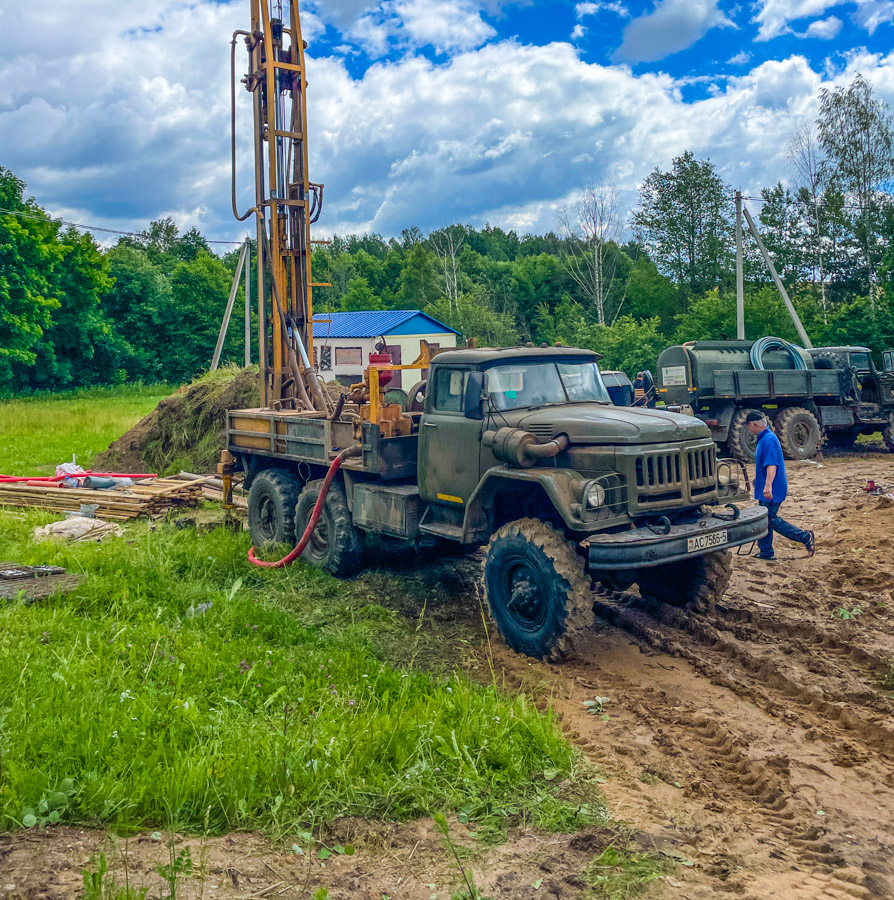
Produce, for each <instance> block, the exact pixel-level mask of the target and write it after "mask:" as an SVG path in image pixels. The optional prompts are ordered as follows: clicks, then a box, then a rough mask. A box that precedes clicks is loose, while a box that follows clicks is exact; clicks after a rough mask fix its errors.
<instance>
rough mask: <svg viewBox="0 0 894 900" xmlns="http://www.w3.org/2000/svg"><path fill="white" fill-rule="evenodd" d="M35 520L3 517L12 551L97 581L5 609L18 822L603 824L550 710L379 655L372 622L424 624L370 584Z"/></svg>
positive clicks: (12, 805)
mask: <svg viewBox="0 0 894 900" xmlns="http://www.w3.org/2000/svg"><path fill="white" fill-rule="evenodd" d="M38 521H43V519H42V517H41V516H40V515H38V514H33V515H27V516H25V517H24V519H22V518H13V517H12V516H10V515H9V514H0V558H3V559H18V560H20V561H22V562H26V563H37V562H48V563H54V564H59V565H64V566H67V567H68V568H69V569H70V570H72V571H78V572H82V573H83V574H84V575H85V581H84V583H83V584H82V586H81V587H80V588H79V589H78V590H76V591H75V592H74V593H72V594H71V595H69V596H68V597H66V598H64V599H58V598H57V599H53V600H50V601H48V602H44V603H41V604H40V605H31V606H26V605H25V604H24V603H22V602H16V603H13V604H11V605H8V606H6V607H4V608H2V609H0V825H2V826H3V827H6V828H8V827H12V826H16V825H21V824H26V825H28V824H34V823H35V822H36V823H41V822H47V821H56V820H59V821H63V822H72V823H90V824H101V823H110V824H114V825H115V826H116V827H118V828H137V827H144V826H149V825H168V824H170V822H171V818H172V817H173V819H174V821H175V823H176V826H177V827H179V828H194V829H202V830H211V831H222V830H227V829H246V828H263V829H265V830H267V831H269V832H271V833H273V834H280V833H285V832H287V831H289V830H292V829H295V828H297V827H299V826H304V827H307V826H308V825H312V824H315V823H319V822H320V821H325V820H329V819H332V818H335V817H338V816H343V815H359V816H365V817H387V818H404V817H409V816H414V815H419V814H423V813H426V812H434V811H437V810H442V809H446V810H462V811H463V812H464V813H465V815H466V816H468V817H469V818H470V819H471V820H472V821H475V820H478V821H479V822H480V823H483V824H485V825H488V827H497V828H501V827H505V824H506V823H509V822H512V821H517V820H519V819H522V818H524V819H529V820H532V821H535V822H539V823H541V824H544V825H546V826H550V827H574V826H575V825H577V824H579V823H583V822H590V821H602V819H603V814H604V811H603V809H602V807H601V804H600V801H599V799H598V795H597V794H596V793H595V790H596V789H595V787H591V786H590V784H589V783H588V782H587V780H586V778H585V777H584V775H583V774H582V773H584V772H585V770H584V769H580V768H579V765H580V764H579V762H578V757H577V755H576V753H575V751H574V750H573V749H572V748H571V747H570V746H569V745H568V744H567V743H566V742H565V741H564V740H563V739H562V738H561V736H560V735H559V733H558V730H557V728H556V724H555V722H554V721H553V719H552V718H551V716H549V715H543V714H541V713H540V712H538V710H537V709H536V708H535V707H534V706H532V705H531V704H530V703H529V702H527V701H526V700H525V699H524V698H523V697H517V698H511V697H507V696H504V695H501V694H500V693H498V692H497V691H495V690H494V689H493V688H490V687H482V686H480V685H478V684H475V683H473V682H471V681H470V680H469V679H467V678H466V677H464V676H462V675H459V674H455V673H454V674H450V675H447V676H443V675H439V676H435V675H432V674H426V673H424V672H419V671H415V670H409V669H400V668H397V667H395V666H392V665H390V664H389V662H388V661H387V660H385V659H383V658H381V656H380V655H379V654H377V653H376V651H375V649H374V648H375V647H376V646H378V645H379V644H378V642H377V640H376V635H377V632H378V631H380V630H381V629H391V630H392V631H393V632H397V631H400V630H401V629H404V632H403V638H402V639H403V641H404V642H407V641H410V640H412V637H411V635H412V634H413V632H414V629H415V627H416V626H415V624H414V623H406V624H404V625H402V624H401V622H400V621H395V618H394V617H392V616H388V615H382V614H381V613H380V612H378V611H377V610H381V607H377V606H376V605H375V604H373V603H370V602H369V601H370V597H369V596H368V595H366V596H365V595H364V594H365V592H364V590H363V587H362V583H359V584H355V585H353V586H351V585H346V584H345V583H343V582H337V581H334V580H333V579H330V578H328V577H326V576H324V575H322V574H321V573H319V572H317V571H316V570H311V569H309V568H307V567H305V566H304V565H303V564H297V565H296V566H294V567H292V569H290V570H288V571H286V572H282V571H273V572H268V571H266V570H259V569H256V568H254V567H252V566H250V565H249V564H248V563H247V562H246V560H245V551H246V549H247V543H248V542H247V538H246V536H243V535H238V534H232V533H229V532H225V531H223V530H218V531H215V532H212V533H210V534H197V533H196V532H195V531H192V532H184V531H180V530H178V529H176V528H173V527H171V526H166V527H162V528H160V529H159V530H157V531H152V530H150V529H149V527H148V526H146V525H142V526H141V525H136V526H131V527H130V529H129V531H128V534H127V537H126V538H125V539H122V540H118V541H116V542H113V543H109V542H107V543H104V544H102V545H86V546H85V545H73V546H58V545H54V546H47V545H37V546H35V545H33V544H32V543H31V542H30V540H29V538H28V532H29V528H30V527H31V526H33V525H34V524H35V523H36V522H38ZM391 589H392V591H394V592H399V591H400V584H399V583H398V582H397V581H396V580H395V581H394V582H393V583H392V585H391ZM203 602H211V603H212V604H213V605H212V607H211V608H210V609H209V610H208V611H207V612H205V613H204V614H203V615H190V611H191V610H195V608H196V607H197V606H198V604H200V603H203ZM433 627H434V626H433ZM399 637H400V636H398V638H399ZM26 818H27V821H26Z"/></svg>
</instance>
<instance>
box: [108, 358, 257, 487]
mask: <svg viewBox="0 0 894 900" xmlns="http://www.w3.org/2000/svg"><path fill="white" fill-rule="evenodd" d="M259 402H260V400H259V387H258V373H257V370H256V369H239V368H236V367H225V368H223V369H218V370H217V371H216V372H209V373H208V374H207V375H204V376H203V377H202V378H200V379H198V380H197V381H194V382H193V383H192V384H188V385H186V386H185V387H182V388H180V390H179V391H177V392H176V393H175V394H172V395H171V396H170V397H168V398H166V399H165V400H162V401H161V403H159V404H158V406H157V407H156V408H155V409H154V410H153V411H152V412H151V413H149V415H148V416H146V417H145V418H143V419H141V420H140V421H139V422H138V423H137V424H136V425H135V426H134V427H133V428H131V430H130V431H128V432H127V434H125V435H123V436H122V437H120V438H118V440H117V441H114V442H113V443H112V444H111V445H110V446H109V449H108V450H105V451H103V452H102V453H100V454H98V455H97V456H96V458H95V459H94V460H93V467H94V469H95V470H97V471H106V472H112V471H115V472H160V473H168V472H176V471H179V470H180V469H186V470H187V471H190V472H208V471H212V470H213V469H214V466H215V465H216V464H217V462H218V460H219V458H220V451H221V450H223V449H224V447H225V440H224V428H225V426H226V412H227V410H228V409H239V408H244V407H255V406H257V405H258V403H259Z"/></svg>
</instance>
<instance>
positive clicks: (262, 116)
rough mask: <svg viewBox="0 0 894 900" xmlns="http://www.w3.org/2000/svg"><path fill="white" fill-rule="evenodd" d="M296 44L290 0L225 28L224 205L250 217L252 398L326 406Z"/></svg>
mask: <svg viewBox="0 0 894 900" xmlns="http://www.w3.org/2000/svg"><path fill="white" fill-rule="evenodd" d="M271 6H274V7H275V9H271ZM239 37H243V38H244V39H245V45H246V48H247V50H248V72H247V74H246V75H245V76H244V77H243V78H242V84H244V85H245V88H246V90H247V91H248V92H249V93H250V94H251V97H252V107H253V119H254V129H253V149H254V170H255V171H254V174H255V205H254V206H253V207H252V208H251V209H249V210H248V211H247V212H245V213H240V212H239V210H238V208H237V202H236V44H237V39H238V38H239ZM305 47H306V44H305V42H304V41H303V39H302V37H301V25H300V22H299V18H298V3H297V0H276V2H271V0H251V31H241V30H240V31H235V32H234V33H233V40H232V50H231V126H232V157H233V176H232V182H233V183H232V193H233V214H234V215H235V216H236V218H237V219H238V220H239V221H245V220H246V219H248V218H249V217H250V216H251V215H254V216H255V218H256V224H257V254H258V265H257V296H258V298H259V301H258V302H259V316H258V320H259V334H258V359H259V363H260V369H261V406H262V407H265V408H267V407H273V408H276V409H298V410H301V409H307V410H316V411H317V412H319V413H328V412H329V411H330V403H329V401H328V399H327V397H326V394H325V392H324V391H323V389H322V387H321V385H320V382H319V379H318V378H317V375H316V372H315V370H314V367H313V288H314V286H315V284H314V281H313V277H312V274H311V238H310V226H311V225H312V224H313V223H314V222H316V221H317V219H318V218H319V217H320V212H321V210H322V206H323V185H321V184H314V183H312V182H311V181H310V179H309V177H308V165H307V103H306V96H307V76H306V69H305V63H304V50H305ZM268 288H269V290H268Z"/></svg>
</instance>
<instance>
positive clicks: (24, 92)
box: [0, 0, 894, 239]
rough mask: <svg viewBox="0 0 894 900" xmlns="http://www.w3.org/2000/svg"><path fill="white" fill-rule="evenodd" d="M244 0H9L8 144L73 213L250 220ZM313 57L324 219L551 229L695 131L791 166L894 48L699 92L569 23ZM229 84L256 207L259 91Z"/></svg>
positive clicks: (138, 223) (628, 183)
mask: <svg viewBox="0 0 894 900" xmlns="http://www.w3.org/2000/svg"><path fill="white" fill-rule="evenodd" d="M85 10H86V12H85ZM245 19H246V10H245V4H244V3H243V0H233V2H231V3H211V2H205V3H197V0H145V2H144V3H142V4H140V5H139V7H137V6H135V5H133V4H121V3H120V2H119V0H115V2H112V0H95V3H94V4H92V5H88V6H86V7H83V8H77V9H75V8H74V7H73V5H72V4H70V3H63V0H44V3H43V4H41V6H40V9H37V7H34V9H33V11H32V9H31V8H29V7H21V6H20V7H17V8H16V12H15V13H11V12H10V11H9V5H8V4H7V6H6V8H4V9H3V11H0V147H2V148H3V158H2V159H0V164H2V165H4V166H6V167H8V168H11V169H12V170H13V171H14V172H15V173H16V174H17V175H19V176H20V177H22V178H24V179H26V180H27V181H28V182H29V192H30V193H32V194H34V195H35V196H37V197H38V199H39V200H40V202H41V203H43V204H44V205H46V206H47V207H49V208H50V209H51V210H52V211H54V212H57V213H64V214H65V216H66V218H70V219H72V220H74V221H81V222H91V223H95V224H99V225H106V226H108V227H113V228H122V229H124V230H138V229H140V228H142V227H144V226H145V225H146V223H147V222H148V221H149V220H150V219H153V218H157V217H159V216H162V215H166V214H171V215H173V216H174V217H175V219H177V221H178V222H180V223H181V225H182V226H184V227H185V226H188V225H190V224H196V225H197V226H198V227H199V228H201V229H202V230H203V231H205V232H206V233H207V234H208V236H209V237H212V238H216V239H236V238H238V237H239V236H241V235H244V234H245V233H246V232H247V231H248V230H249V228H250V226H249V225H247V224H238V223H236V222H235V220H234V219H233V218H232V214H231V212H230V200H229V196H230V172H229V152H230V150H229V41H230V35H231V33H232V31H233V29H234V28H240V27H245V26H246V24H247V23H246V22H245ZM304 23H305V27H306V28H307V26H308V25H310V23H311V19H310V17H309V16H307V15H305V17H304ZM418 27H419V29H420V31H419V33H420V34H424V33H425V31H424V29H423V27H422V25H421V24H420V25H419V26H418ZM13 35H14V37H13ZM314 49H315V48H314V45H313V44H312V45H311V47H310V49H309V51H308V52H309V53H311V54H312V53H313V52H314ZM239 54H240V56H239V72H241V71H242V69H243V57H242V54H243V49H242V47H241V46H240V47H239ZM350 65H351V66H353V63H350ZM308 68H309V83H310V90H309V94H308V110H309V115H310V123H309V125H310V127H309V147H310V154H311V159H310V164H311V168H310V172H311V177H312V178H313V179H314V180H315V181H322V182H324V183H325V184H326V205H325V208H324V212H323V218H322V220H321V222H320V226H319V228H320V231H321V232H323V233H325V232H327V231H328V232H333V231H339V232H342V233H343V232H345V231H347V230H352V231H364V230H368V229H375V230H379V231H382V232H384V233H385V234H389V235H391V234H399V233H400V231H401V229H403V228H405V227H408V226H409V225H413V224H417V225H419V226H420V227H421V228H424V229H428V228H432V227H438V226H441V225H444V224H446V223H449V222H455V221H463V222H472V223H473V224H478V225H480V224H483V223H484V222H485V221H488V220H489V221H491V223H493V224H501V225H504V226H509V225H513V224H514V225H517V226H518V227H520V228H525V229H528V228H530V229H531V230H534V231H545V230H549V229H552V228H554V227H555V211H556V209H557V207H558V206H559V205H561V203H562V202H563V199H564V198H567V197H571V196H573V195H574V192H575V191H577V190H578V189H579V188H580V187H581V186H582V185H584V184H586V183H587V181H588V180H591V179H594V178H601V177H606V178H611V179H613V180H615V181H616V182H617V183H618V185H619V188H620V189H621V190H622V191H623V192H624V197H625V199H626V200H628V201H630V202H632V201H633V200H634V199H635V192H636V186H637V184H639V183H640V182H641V181H642V179H643V178H644V177H645V176H646V175H647V174H648V173H649V171H650V170H651V169H653V168H654V167H655V166H660V167H663V168H666V167H667V166H669V164H670V162H671V160H672V159H673V157H674V156H676V155H678V154H680V153H681V152H683V151H684V150H687V149H691V150H693V151H694V152H695V153H696V154H698V155H699V156H700V157H705V156H709V157H710V158H711V159H712V160H713V161H714V162H715V164H717V166H718V167H719V169H720V171H721V174H722V175H723V176H724V177H725V178H726V179H727V180H728V181H730V182H732V183H735V184H737V185H741V186H742V187H743V188H745V189H746V190H751V191H756V190H758V189H759V188H760V187H761V186H762V185H766V184H773V183H775V181H776V180H777V179H779V178H781V177H784V176H785V174H786V172H787V171H788V165H787V162H786V158H785V142H786V136H787V134H788V133H789V131H790V130H791V129H792V127H793V124H794V123H796V122H797V121H799V120H801V119H803V118H807V119H811V118H813V117H814V116H815V114H816V106H817V97H818V93H819V90H820V88H821V87H824V86H832V85H837V84H845V85H846V84H848V83H849V82H850V81H851V80H852V78H853V76H854V74H855V73H856V72H863V73H864V74H865V75H866V77H867V78H869V79H870V80H871V81H872V83H873V85H874V87H875V90H876V93H877V95H878V96H879V97H880V98H882V99H885V100H887V101H888V102H892V101H894V54H891V55H890V56H887V57H880V56H873V55H870V54H867V53H866V52H865V51H860V52H855V53H853V54H851V55H850V56H849V57H848V58H847V59H846V61H845V66H844V69H843V71H836V72H834V73H831V72H830V73H826V72H818V71H815V70H814V69H812V68H811V66H810V64H809V63H808V62H807V60H805V59H804V58H803V57H800V56H794V57H792V58H790V59H786V60H779V61H772V62H767V63H763V64H762V65H760V66H757V67H756V68H754V69H753V70H752V71H750V72H747V73H745V74H742V75H741V76H739V77H736V78H731V79H729V80H727V81H726V82H723V81H720V82H716V83H717V87H716V88H712V93H711V95H710V96H708V97H706V98H704V99H699V100H697V101H695V102H686V101H685V100H684V85H685V84H686V82H685V81H684V80H683V79H674V78H672V77H670V76H669V75H666V74H654V73H645V74H642V75H636V74H634V73H633V72H632V71H631V70H630V69H629V68H628V67H626V66H610V65H598V64H594V63H588V62H586V61H584V60H583V59H581V57H580V55H579V54H578V52H577V51H576V50H575V48H574V47H573V46H572V45H571V44H569V43H555V44H550V45H547V46H542V47H537V46H525V45H522V44H520V43H518V42H513V41H500V42H492V43H488V44H486V45H485V46H483V47H481V48H478V49H475V48H472V49H468V50H466V51H463V52H459V53H457V54H456V55H455V56H454V57H453V58H452V59H450V60H448V61H446V62H444V63H442V64H434V63H432V62H431V61H430V60H426V59H424V58H422V57H420V56H418V55H414V54H413V53H411V52H408V53H406V54H404V56H403V57H402V58H400V59H397V60H394V61H381V62H378V63H376V64H375V65H373V66H372V67H370V68H369V69H368V70H367V71H366V72H365V73H363V74H362V75H352V71H353V69H350V68H349V62H348V61H346V60H345V59H344V58H343V57H341V56H331V57H324V58H320V57H317V58H314V57H312V56H311V57H309V58H308ZM238 96H239V135H240V137H239V159H240V170H239V206H240V208H241V209H245V208H247V207H248V206H250V205H251V184H252V178H251V159H250V146H249V134H250V131H249V127H250V126H249V116H250V110H249V107H248V95H247V94H246V93H245V92H244V91H243V90H242V89H241V87H240V93H239V95H238ZM687 96H688V92H687Z"/></svg>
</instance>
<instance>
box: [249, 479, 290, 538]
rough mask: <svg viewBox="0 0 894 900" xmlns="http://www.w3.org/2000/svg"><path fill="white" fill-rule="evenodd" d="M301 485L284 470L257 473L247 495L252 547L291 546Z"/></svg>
mask: <svg viewBox="0 0 894 900" xmlns="http://www.w3.org/2000/svg"><path fill="white" fill-rule="evenodd" d="M300 491H301V482H300V481H299V480H298V478H297V477H296V476H295V475H293V474H292V473H291V472H286V471H285V470H284V469H264V470H263V471H261V472H259V473H258V474H257V475H256V476H255V479H254V481H252V483H251V488H250V489H249V492H248V529H249V531H250V532H251V540H252V543H253V544H254V545H255V547H269V546H270V545H271V544H294V543H295V502H296V501H297V500H298V494H299V492H300Z"/></svg>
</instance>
